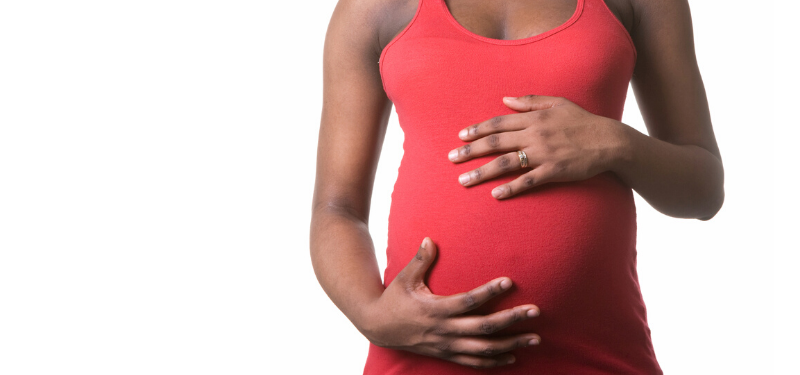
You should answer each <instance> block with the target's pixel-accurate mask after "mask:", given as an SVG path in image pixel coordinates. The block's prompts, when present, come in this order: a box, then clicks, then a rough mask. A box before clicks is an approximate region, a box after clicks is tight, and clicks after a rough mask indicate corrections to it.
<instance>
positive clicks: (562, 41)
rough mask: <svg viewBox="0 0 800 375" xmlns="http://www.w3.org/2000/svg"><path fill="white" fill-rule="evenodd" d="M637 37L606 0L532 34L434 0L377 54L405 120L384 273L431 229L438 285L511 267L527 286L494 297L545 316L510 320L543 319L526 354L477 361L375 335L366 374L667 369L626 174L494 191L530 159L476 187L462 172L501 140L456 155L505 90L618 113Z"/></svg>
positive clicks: (434, 286) (475, 280)
mask: <svg viewBox="0 0 800 375" xmlns="http://www.w3.org/2000/svg"><path fill="white" fill-rule="evenodd" d="M635 61H636V50H635V48H634V46H633V43H632V41H631V39H630V36H629V35H628V33H627V31H626V30H625V28H624V27H623V26H622V24H621V23H619V21H618V20H617V19H616V17H615V16H614V15H613V14H612V13H611V11H610V10H609V9H608V8H607V7H606V5H605V3H604V2H603V0H578V4H577V7H576V11H575V13H574V15H573V16H572V18H570V19H569V20H568V21H567V22H566V23H564V24H562V25H561V26H559V27H557V28H555V29H552V30H550V31H548V32H545V33H543V34H540V35H537V36H533V37H530V38H525V39H519V40H498V39H490V38H485V37H483V36H480V35H477V34H474V33H472V32H470V31H469V30H467V29H466V28H464V27H462V26H461V25H459V24H458V23H457V21H456V20H455V19H454V18H453V17H452V15H451V14H450V13H449V11H448V10H447V8H446V5H445V3H444V0H421V1H420V3H419V5H418V8H417V12H416V15H415V16H414V18H413V20H412V21H411V23H410V24H409V25H408V26H406V28H405V29H404V30H403V31H402V32H401V33H400V34H398V35H397V36H396V37H395V39H394V40H393V41H392V42H391V43H389V45H388V46H386V48H385V49H384V50H383V52H382V53H381V56H380V61H379V63H380V68H381V77H382V79H383V83H384V88H385V90H386V93H387V95H388V96H389V98H390V99H391V100H392V102H393V103H394V105H395V110H396V112H397V115H398V119H399V122H400V126H401V128H402V129H403V132H404V134H405V141H404V143H403V149H404V155H403V159H402V162H401V165H400V168H399V171H398V177H397V181H396V183H395V185H394V191H393V193H392V203H391V210H390V214H389V233H388V247H387V249H386V254H387V258H388V264H387V267H386V269H385V271H384V277H385V285H389V283H391V282H392V280H393V279H394V277H395V276H396V275H397V273H398V272H399V271H400V270H401V269H402V268H403V267H405V265H406V264H407V263H408V262H409V260H411V258H412V257H413V256H414V254H415V253H416V251H417V248H418V247H419V245H420V243H421V242H422V239H423V238H424V237H426V236H429V237H431V239H433V241H434V242H435V243H436V245H437V246H438V249H439V253H438V258H437V261H436V262H435V263H434V264H433V266H432V270H431V271H430V274H429V275H430V277H429V279H428V280H427V284H428V286H429V287H430V289H431V290H432V291H433V293H435V294H440V295H449V294H454V293H459V292H465V291H468V290H470V289H472V288H475V287H477V286H480V285H482V284H483V283H485V282H487V281H489V280H492V279H494V278H497V277H500V276H508V277H510V278H511V279H512V280H513V281H514V287H513V288H512V289H511V290H510V291H508V292H506V293H505V294H503V295H502V296H499V297H496V298H495V299H494V300H492V301H490V302H489V303H487V304H485V305H483V306H481V307H480V308H478V309H477V310H474V311H473V312H474V313H480V314H486V313H490V312H494V311H499V310H502V309H505V308H510V307H514V306H517V305H521V304H527V303H533V304H535V305H537V306H539V308H540V310H541V315H540V316H539V317H536V318H533V319H530V320H527V321H524V322H521V323H517V324H515V325H513V326H511V327H508V328H506V329H504V330H502V331H500V332H498V333H496V334H495V335H496V336H500V335H506V334H510V333H521V332H533V333H537V334H539V335H540V336H541V337H542V343H541V344H540V345H538V346H534V347H527V348H520V349H515V350H513V351H512V352H511V353H513V354H514V355H515V356H516V358H517V360H516V362H515V363H514V364H511V365H505V366H501V367H497V368H493V369H487V370H476V369H472V368H470V367H466V366H462V365H459V364H456V363H453V362H449V361H446V360H443V359H438V358H433V357H428V356H423V355H418V354H414V353H411V352H407V351H402V350H393V349H387V348H381V347H378V346H375V345H372V344H370V347H369V352H368V353H369V354H368V357H367V361H366V365H365V367H364V374H368V375H372V374H376V375H377V374H380V375H387V374H484V373H492V374H616V375H619V374H638V375H641V374H662V371H661V369H660V367H659V365H658V362H657V361H656V357H655V354H654V352H653V347H652V344H651V339H650V329H649V328H648V325H647V318H646V310H645V305H644V302H643V300H642V296H641V293H640V290H639V283H638V276H637V273H636V207H635V205H634V200H633V191H632V190H631V188H630V187H629V186H627V185H625V184H624V183H623V182H622V180H620V179H619V178H618V177H617V176H616V174H614V173H612V172H605V173H601V174H599V175H597V176H595V177H592V178H589V179H587V180H583V181H574V182H554V183H547V184H544V185H541V186H538V187H535V188H533V189H530V190H528V191H526V192H524V193H521V194H519V195H517V196H514V197H512V198H508V199H506V200H496V199H495V198H493V197H492V196H491V193H490V191H491V189H492V188H494V187H495V186H498V185H500V184H501V183H504V182H507V181H511V180H512V179H514V178H516V177H517V176H519V175H521V174H522V173H524V172H525V171H528V170H529V169H528V168H524V169H522V170H517V171H514V172H510V173H508V174H506V175H503V176H501V177H498V178H495V179H493V180H490V181H487V182H483V183H481V184H478V185H475V186H472V187H464V186H462V185H460V184H459V183H458V176H459V175H460V174H461V173H464V172H467V171H469V170H472V169H474V168H477V167H478V166H481V165H483V164H485V163H487V162H489V161H491V160H493V159H494V158H496V157H497V156H499V155H500V154H499V153H496V154H491V155H485V156H482V157H477V158H474V159H472V160H470V161H467V162H464V163H460V164H455V163H452V162H450V161H449V160H448V158H447V153H448V151H450V150H452V149H453V148H456V147H458V146H461V145H464V144H466V143H465V142H464V141H461V140H460V139H459V138H458V131H459V130H460V129H462V128H465V127H467V126H469V125H471V124H474V123H477V122H480V121H484V120H487V119H489V118H492V117H494V116H498V115H503V114H510V113H515V111H514V110H512V109H510V108H508V107H506V106H505V105H504V104H503V102H502V97H503V96H522V95H527V94H538V95H550V96H562V97H565V98H567V99H569V100H571V101H573V102H575V103H576V104H578V105H580V106H581V107H583V108H585V109H586V110H588V111H590V112H592V113H595V114H597V115H601V116H605V117H610V118H613V119H617V120H620V119H621V117H622V110H623V106H624V103H625V96H626V94H627V88H628V83H629V81H630V78H631V75H632V72H633V68H634V64H635Z"/></svg>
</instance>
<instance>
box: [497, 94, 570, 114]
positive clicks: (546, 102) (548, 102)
mask: <svg viewBox="0 0 800 375" xmlns="http://www.w3.org/2000/svg"><path fill="white" fill-rule="evenodd" d="M565 102H567V100H566V99H565V98H561V97H556V96H545V95H524V96H520V97H512V96H506V97H503V103H504V104H505V105H507V106H508V107H510V108H512V109H515V110H517V111H540V110H543V109H550V108H553V107H555V106H559V105H562V104H564V103H565Z"/></svg>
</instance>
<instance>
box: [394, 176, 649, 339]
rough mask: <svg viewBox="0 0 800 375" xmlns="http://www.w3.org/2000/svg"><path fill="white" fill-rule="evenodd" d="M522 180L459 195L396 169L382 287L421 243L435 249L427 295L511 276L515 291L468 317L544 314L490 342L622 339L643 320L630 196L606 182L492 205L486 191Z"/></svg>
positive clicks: (597, 179) (450, 183) (459, 190)
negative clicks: (517, 309)
mask: <svg viewBox="0 0 800 375" xmlns="http://www.w3.org/2000/svg"><path fill="white" fill-rule="evenodd" d="M484 162H485V161H484ZM525 171H528V169H526V170H525ZM522 172H523V171H517V172H513V173H509V174H507V175H503V176H501V177H499V178H495V179H493V180H491V181H487V182H484V183H481V184H478V185H475V186H472V187H469V188H466V187H463V186H460V185H459V184H458V183H457V182H456V177H457V176H451V175H447V176H439V175H436V174H433V173H431V174H425V173H424V172H421V171H411V170H403V169H402V168H401V170H400V174H399V176H398V180H397V182H396V183H395V190H394V192H393V193H392V206H391V210H390V215H389V242H388V247H387V260H388V262H387V268H386V270H385V274H384V276H385V285H389V283H391V281H392V280H393V279H394V277H395V276H396V275H397V273H398V272H399V271H400V270H401V269H402V268H403V267H405V266H406V264H407V263H408V262H409V260H411V259H412V258H413V256H414V254H415V253H416V251H417V248H418V247H419V244H420V243H421V241H422V239H423V238H424V237H426V236H428V237H430V238H431V239H432V240H433V241H434V243H435V244H436V245H437V249H438V255H437V259H436V261H435V262H434V263H433V265H432V266H431V269H430V270H429V274H428V277H427V279H426V283H427V285H428V286H429V288H430V289H431V291H432V292H433V293H434V294H439V295H450V294H455V293H460V292H466V291H469V290H471V289H473V288H475V287H478V286H480V285H482V284H484V283H486V282H488V281H490V280H492V279H495V278H497V277H501V276H508V277H510V278H511V280H512V281H513V282H514V287H513V288H512V289H511V290H510V291H508V292H505V293H503V294H502V295H500V296H498V297H495V298H494V299H493V300H491V301H489V302H488V303H486V304H484V305H482V306H481V307H479V308H477V309H476V310H473V311H472V313H476V314H486V313H490V312H494V311H499V310H502V309H505V308H510V307H514V306H517V305H521V304H528V303H532V304H535V305H537V306H538V307H539V309H540V310H541V315H540V317H539V318H536V319H532V320H528V321H524V322H521V323H518V324H516V325H513V326H511V327H508V328H507V329H505V330H502V331H500V332H498V333H496V335H504V334H509V333H515V332H536V333H538V334H540V335H541V336H542V340H543V341H547V340H548V339H554V340H555V341H551V343H554V342H555V343H557V342H558V340H559V338H567V337H568V336H570V335H571V336H572V339H571V340H568V341H569V342H573V343H574V342H582V343H584V344H585V345H592V339H593V338H592V337H591V336H592V335H594V336H597V335H599V334H600V332H602V331H605V330H609V331H610V330H612V328H611V327H603V325H609V324H610V325H615V326H616V329H620V328H621V329H625V327H620V326H619V325H620V324H623V325H624V324H627V323H626V319H627V321H631V320H632V321H636V318H637V316H638V315H637V314H641V313H642V311H639V310H636V307H637V306H638V304H640V302H639V301H640V294H639V289H638V283H637V281H636V278H635V272H636V271H635V255H636V250H635V242H636V211H635V206H634V201H633V194H632V191H631V189H630V188H629V187H627V186H626V185H624V184H623V183H622V181H621V180H620V179H619V178H618V177H617V176H616V175H614V174H613V173H611V172H605V173H601V174H599V175H596V176H594V177H592V178H590V179H587V180H583V181H573V182H552V183H547V184H543V185H540V186H537V187H534V188H532V189H530V190H528V191H525V192H523V193H520V194H519V195H516V196H514V197H511V198H508V199H506V200H496V199H494V198H493V197H491V195H490V191H491V189H492V188H494V187H495V186H497V185H499V184H501V183H504V182H507V181H511V180H513V179H514V178H516V177H517V176H519V175H521V174H522ZM632 276H633V277H632ZM631 307H633V308H631ZM620 309H622V310H624V311H623V312H622V313H620V311H619V310H620ZM610 334H611V335H613V333H610ZM576 335H577V336H584V337H582V338H581V339H580V340H577V337H576ZM548 336H549V337H548ZM550 348H551V349H553V350H558V348H557V345H555V346H550ZM563 349H565V350H566V349H567V348H566V347H564V348H563ZM573 349H574V348H573Z"/></svg>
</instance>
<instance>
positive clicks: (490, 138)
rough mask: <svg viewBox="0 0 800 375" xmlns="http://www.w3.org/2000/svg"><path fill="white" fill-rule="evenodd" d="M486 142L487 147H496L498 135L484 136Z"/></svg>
mask: <svg viewBox="0 0 800 375" xmlns="http://www.w3.org/2000/svg"><path fill="white" fill-rule="evenodd" d="M486 142H487V143H488V144H489V147H491V148H497V147H499V146H500V135H498V134H490V135H489V136H488V137H486Z"/></svg>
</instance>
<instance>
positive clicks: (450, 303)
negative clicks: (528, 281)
mask: <svg viewBox="0 0 800 375" xmlns="http://www.w3.org/2000/svg"><path fill="white" fill-rule="evenodd" d="M509 288H511V279H509V278H507V277H501V278H498V279H494V280H492V281H490V282H488V283H486V284H483V285H481V286H479V287H477V288H475V289H472V290H470V291H468V292H464V293H458V294H453V295H449V296H441V297H440V300H439V303H438V304H437V307H438V308H440V309H441V310H440V311H441V312H442V313H443V314H444V315H448V316H449V315H457V314H462V313H465V312H467V311H469V310H472V309H475V308H477V307H478V306H480V305H482V304H484V303H485V302H486V301H488V300H490V299H492V298H493V297H495V296H497V295H499V294H500V293H502V292H505V291H506V290H508V289H509Z"/></svg>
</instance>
